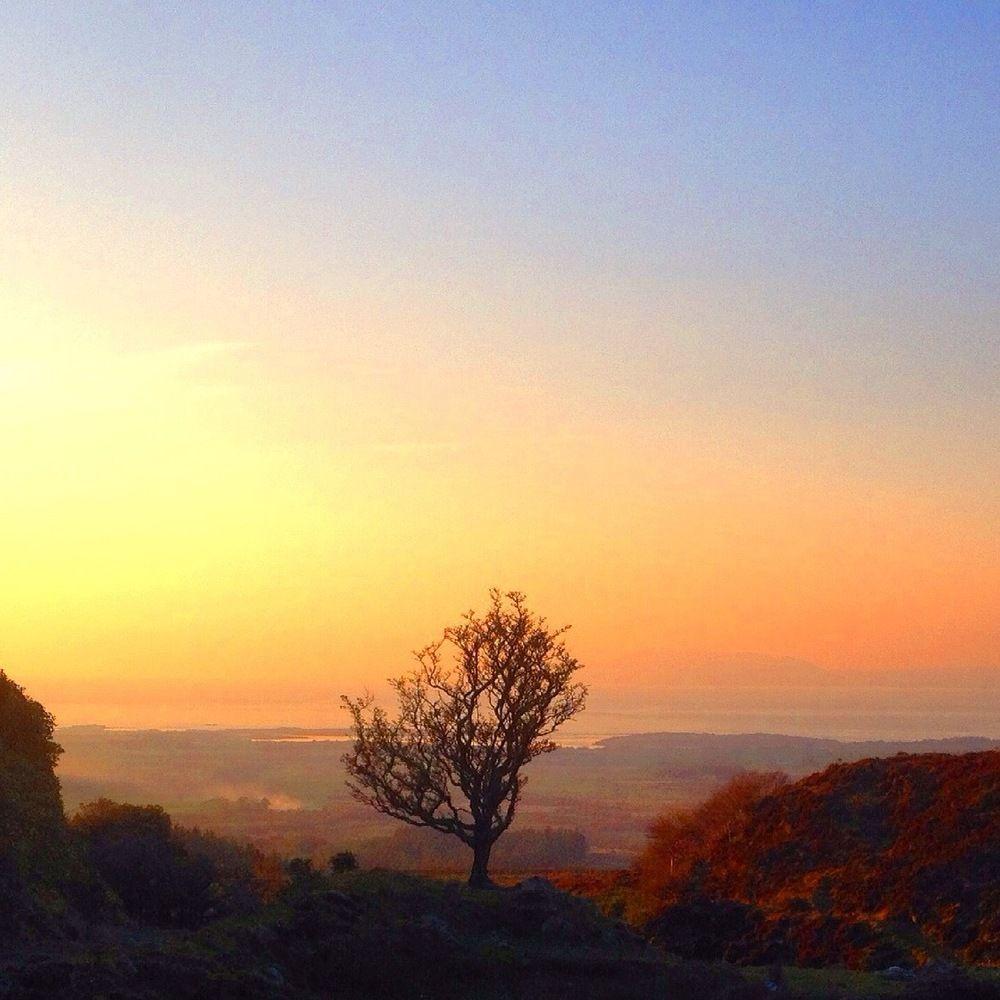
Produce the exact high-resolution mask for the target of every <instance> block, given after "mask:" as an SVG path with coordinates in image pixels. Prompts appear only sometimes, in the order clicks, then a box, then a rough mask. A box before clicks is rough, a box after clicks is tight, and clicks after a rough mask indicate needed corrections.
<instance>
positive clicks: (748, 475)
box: [0, 301, 1000, 722]
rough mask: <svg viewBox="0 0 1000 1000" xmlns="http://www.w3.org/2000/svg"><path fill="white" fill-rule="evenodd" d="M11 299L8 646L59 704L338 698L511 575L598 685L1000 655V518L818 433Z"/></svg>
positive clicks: (401, 662)
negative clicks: (582, 398) (699, 671)
mask: <svg viewBox="0 0 1000 1000" xmlns="http://www.w3.org/2000/svg"><path fill="white" fill-rule="evenodd" d="M7 305H8V309H7V312H6V321H5V329H6V330H7V331H8V341H7V344H6V346H7V347H8V348H10V350H8V356H9V357H10V358H11V360H10V361H8V362H6V363H5V364H4V365H3V367H2V368H0V385H2V387H3V391H2V394H0V423H2V426H3V436H2V439H0V459H2V464H3V468H4V469H5V470H6V475H5V481H6V486H5V490H4V494H5V496H4V517H3V521H2V523H0V545H2V550H3V552H4V556H5V573H4V576H3V582H2V587H0V589H2V593H0V602H2V607H3V609H4V613H3V635H2V654H3V662H4V664H5V665H6V667H7V669H8V670H9V671H10V672H11V673H12V674H13V675H14V676H16V677H17V678H18V679H19V680H20V681H21V682H23V683H26V684H27V685H28V686H29V687H30V688H31V689H32V690H33V691H36V692H37V693H38V694H39V696H43V697H44V698H45V699H46V700H47V701H50V702H52V703H53V705H54V707H55V708H56V709H57V711H58V708H59V705H60V703H62V702H65V703H87V704H92V705H95V706H96V705H100V704H101V702H102V701H103V702H107V703H109V704H110V703H114V702H122V701H124V702H129V703H130V704H132V706H133V709H134V712H135V716H136V718H137V719H140V720H141V718H142V717H143V712H144V711H147V710H148V703H149V702H154V701H156V700H158V699H163V698H165V699H168V700H169V699H176V698H178V697H181V696H183V693H184V692H185V691H187V690H197V691H199V692H201V694H200V695H199V697H211V698H216V699H218V705H217V707H216V708H214V709H211V708H208V707H206V714H208V715H212V714H213V712H214V713H215V715H216V716H218V717H219V718H220V719H222V720H228V721H239V719H240V718H241V717H245V716H244V715H242V714H241V712H243V713H245V709H240V707H239V705H238V704H237V705H236V707H232V706H230V707H228V708H227V707H226V706H227V702H228V701H231V700H233V699H234V698H235V700H236V701H237V702H240V701H242V702H244V703H246V702H254V701H258V702H260V701H264V702H266V701H267V700H269V699H281V701H282V704H283V705H285V707H283V708H280V709H276V713H277V712H287V711H288V709H287V704H286V703H294V702H295V701H296V700H300V701H302V702H303V703H308V702H309V701H310V700H314V699H316V698H320V699H324V700H325V699H330V700H332V698H333V697H335V695H336V694H337V693H339V692H340V691H341V690H351V689H355V688H357V687H358V686H360V685H365V684H377V683H378V682H379V681H380V680H381V679H382V678H384V677H385V676H386V675H387V674H394V673H396V672H398V671H399V670H401V669H405V668H406V667H407V665H408V658H407V651H408V650H409V649H411V648H413V647H415V646H417V645H419V644H421V643H422V642H424V641H427V640H429V639H431V638H433V637H434V636H435V635H436V634H437V633H438V632H439V630H440V628H441V627H442V626H444V625H446V624H449V623H450V622H452V621H453V620H454V619H455V618H456V616H457V614H458V613H459V612H460V611H461V609H463V608H466V607H469V606H477V605H478V604H481V603H482V600H483V597H484V595H485V592H486V589H487V588H488V587H489V586H491V585H499V586H502V587H517V588H519V589H522V590H524V591H526V592H527V593H528V595H529V598H530V600H531V602H532V604H533V605H534V606H536V607H537V608H538V609H539V610H541V611H542V612H543V613H545V614H546V615H548V616H549V617H550V618H551V619H552V620H553V621H557V622H571V623H573V625H574V633H573V637H572V642H573V646H574V649H575V650H576V651H577V652H578V654H579V655H580V656H581V658H582V659H583V660H584V661H585V662H586V663H587V664H588V666H589V667H590V670H589V671H588V675H589V676H588V679H589V680H590V681H591V683H593V684H595V685H597V686H598V687H599V686H601V685H605V686H608V685H612V684H617V683H618V678H619V677H620V676H621V675H622V672H623V671H624V672H625V674H624V675H625V676H627V677H628V679H629V682H630V683H639V682H645V683H651V682H663V683H669V678H670V676H671V667H672V665H677V664H678V663H682V662H684V661H685V660H693V661H697V660H698V659H699V658H704V657H712V656H715V657H719V656H722V657H724V656H726V655H727V654H735V653H738V652H740V651H747V650H750V651H754V652H758V653H768V654H773V655H793V656H796V657H800V658H802V659H807V660H812V661H814V662H817V663H819V664H821V665H826V666H832V667H847V668H850V667H868V668H870V667H920V666H935V665H950V664H953V665H962V664H974V665H988V666H989V665H992V666H995V665H997V663H998V655H997V650H996V647H995V645H994V641H995V637H994V635H993V633H992V629H993V627H994V625H993V617H992V615H993V611H995V599H996V594H997V593H998V585H1000V581H998V577H997V568H996V565H995V563H994V562H993V560H992V558H991V548H990V546H991V545H992V544H993V536H992V534H991V532H992V527H991V522H990V513H991V511H990V510H989V509H988V508H986V509H982V508H977V502H976V500H975V498H974V497H970V496H967V495H963V494H962V493H961V492H960V491H958V490H956V491H954V492H952V493H950V494H949V493H948V492H941V493H935V494H926V493H925V494H924V495H921V494H919V493H918V492H915V491H908V490H907V484H906V483H905V482H904V481H900V480H898V479H897V480H896V481H893V479H892V478H891V477H878V476H865V477H861V478H851V477H845V476H844V475H843V469H842V468H841V467H839V466H833V467H829V466H827V467H824V464H823V462H822V461H821V460H820V457H819V455H818V454H816V453H815V452H814V451H813V447H812V442H811V441H810V440H809V438H808V436H807V435H805V434H802V435H800V436H799V437H795V436H794V435H792V434H790V435H789V436H788V437H786V438H784V439H783V440H782V441H781V442H780V444H777V445H776V442H775V439H774V437H773V434H772V432H770V431H768V432H766V433H765V432H764V431H757V432H755V431H751V430H747V429H746V428H745V427H742V426H741V423H740V420H739V418H738V415H733V414H723V415H721V416H720V417H717V418H716V419H715V420H706V421H704V422H703V423H702V424H701V425H699V424H698V421H697V420H695V419H694V418H692V417H691V416H690V415H686V416H685V415H682V414H681V413H680V412H677V413H666V412H662V411H661V412H657V413H647V414H645V415H642V414H640V415H639V416H636V415H634V414H633V415H629V416H628V417H625V416H619V417H617V418H615V417H611V418H609V417H608V414H606V413H597V414H592V415H588V413H587V412H586V411H585V410H584V409H581V408H579V407H578V406H574V405H573V404H572V403H571V401H570V397H568V396H567V390H566V388H565V387H560V386H558V385H555V386H554V385H551V384H534V385H532V384H530V383H521V384H520V385H516V386H514V387H512V386H510V385H507V386H506V387H505V386H504V385H502V384H491V383H490V381H489V379H487V378H478V379H477V378H471V380H470V381H467V382H464V383H463V382H458V383H457V384H456V383H453V382H451V377H450V376H451V373H449V372H444V373H442V372H435V371H433V370H431V369H426V370H414V371H410V372H407V371H403V370H396V371H388V372H386V371H384V370H378V371H375V373H374V374H373V373H372V372H371V371H366V370H364V369H363V368H346V369H338V368H337V367H336V366H334V367H332V368H330V369H321V370H318V371H305V372H303V371H297V372H295V373H293V374H292V375H288V376H287V377H285V376H283V378H286V380H285V381H283V382H279V383H278V384H270V383H269V381H268V379H267V378H266V375H264V376H262V375H261V365H263V366H264V368H265V369H266V366H267V364H268V357H267V355H266V352H264V351H263V350H262V348H261V345H260V344H256V343H254V342H252V341H235V340H234V341H224V340H207V341H201V342H198V341H191V342H188V343H176V342H170V343H166V344H164V345H161V346H157V338H156V336H155V335H154V334H147V336H146V337H145V338H144V340H145V343H144V346H139V347H135V348H130V347H128V346H122V345H121V344H120V343H119V344H118V346H117V347H116V346H115V345H114V344H112V343H108V342H101V341H99V340H98V339H96V338H94V337H92V336H91V335H90V333H89V331H88V330H87V328H86V326H85V325H84V324H81V323H79V322H75V321H72V320H70V319H67V318H65V317H62V318H60V317H58V316H55V315H53V314H49V315H47V316H44V317H42V318H39V315H38V314H35V315H33V316H30V315H26V313H25V311H24V310H23V309H22V311H21V312H20V313H18V312H17V311H16V309H15V305H16V301H8V303H7ZM39 329H41V332H42V333H43V336H35V334H36V333H37V332H38V331H39ZM11 332H13V335H11ZM408 387H411V388H412V393H413V394H412V398H409V399H408V398H406V394H407V389H408ZM143 703H147V705H146V708H144V707H143ZM94 710H95V711H98V709H97V708H95V709H94ZM161 714H162V713H161ZM70 721H82V720H80V719H77V718H74V717H72V713H71V720H70ZM98 721H100V720H98ZM273 721H275V722H280V721H283V720H282V719H281V718H275V719H274V720H273ZM332 721H334V722H336V721H338V720H332Z"/></svg>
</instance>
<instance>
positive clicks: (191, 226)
mask: <svg viewBox="0 0 1000 1000" xmlns="http://www.w3.org/2000/svg"><path fill="white" fill-rule="evenodd" d="M998 43H1000V7H998V6H997V5H994V4H985V3H968V4H961V3H948V2H940V3H889V2H886V3H880V4H867V3H857V4H852V3H846V2H845V3H830V4H816V3H801V4H799V3H772V4H757V3H753V4H748V3H747V4H745V3H726V4H711V3H691V4H686V3H677V4H660V3H656V4H654V3H637V4H629V3H617V2H616V3H607V4H604V3H590V4H568V3H566V4H563V3H552V4H530V5H529V4H523V5H522V4H477V3H463V4H454V5H453V4H448V3H437V4H420V3H399V4H394V3H387V4H366V3H365V4H338V3H332V2H325V3H309V2H299V3H289V4H272V3H253V2H245V0H244V2H239V3H211V2H206V3H199V4H194V3H170V2H160V3H157V4H143V3H131V2H110V0H108V2H93V3H90V2H88V3H80V2H77V0H59V2H48V3H46V2H38V0H33V2H30V3H29V2H22V0H12V2H9V3H6V4H4V5H3V10H2V12H0V67H2V69H0V109H2V110H0V184H2V198H0V477H2V479H0V482H2V490H0V553H2V565H3V573H2V575H0V665H2V666H3V667H5V669H6V670H7V671H8V672H9V673H10V674H11V675H12V676H13V677H14V678H15V679H17V680H18V681H20V682H21V683H23V684H25V685H26V686H27V687H28V688H29V690H30V691H31V693H33V694H35V695H36V696H37V697H40V698H42V700H43V701H45V703H46V704H47V705H48V706H49V707H50V708H52V710H53V711H54V712H55V713H56V716H57V719H59V720H60V721H64V722H114V723H116V724H128V723H130V722H131V723H134V724H143V723H145V722H156V723H157V724H167V723H169V722H170V721H171V720H177V721H191V720H192V719H194V718H195V717H197V718H198V719H200V720H203V721H218V722H226V723H240V722H241V721H249V720H253V722H254V723H255V724H257V723H259V722H262V721H269V722H273V723H276V724H278V723H294V722H296V721H299V720H303V719H307V718H308V719H309V720H310V724H316V721H317V720H318V719H319V718H320V717H323V718H326V717H327V715H329V718H330V724H332V725H339V724H343V721H344V720H343V718H342V717H341V715H340V714H339V713H338V712H337V710H336V709H335V708H334V706H335V704H336V700H337V697H338V695H339V694H341V693H342V692H348V693H353V692H356V691H358V690H360V689H361V688H363V687H365V686H372V687H374V688H375V689H376V691H381V690H384V685H383V681H384V679H385V678H386V677H388V676H395V675H398V674H399V673H401V672H403V671H405V670H406V669H408V668H409V665H410V658H409V657H410V651H411V650H412V649H414V648H417V647H421V646H423V645H425V644H426V643H427V642H429V641H431V640H432V639H434V638H435V637H436V636H438V635H439V634H440V631H441V630H442V629H443V628H444V627H445V626H447V625H450V624H452V623H454V622H455V621H456V620H457V619H458V617H459V616H460V614H461V613H462V612H463V611H465V610H467V609H469V608H481V607H483V606H484V604H485V602H486V599H487V592H488V590H489V588H490V587H493V586H497V587H500V588H503V589H518V590H521V591H523V592H525V593H526V594H527V595H528V599H529V603H530V604H531V605H532V606H533V607H534V608H536V609H537V610H538V611H539V612H540V613H542V614H543V615H545V616H547V617H548V618H549V619H550V620H551V621H552V623H553V624H572V626H573V629H572V632H571V633H570V635H569V637H568V641H569V643H570V646H571V649H572V650H573V652H574V653H576V654H577V655H578V657H579V658H580V659H581V660H582V661H583V662H584V663H585V664H586V671H585V675H584V678H583V679H585V680H586V681H587V682H588V683H589V684H590V686H591V688H592V689H593V690H594V692H595V693H596V694H597V695H600V694H601V693H602V692H603V693H604V694H606V695H609V696H610V695H611V694H613V695H614V696H615V697H616V698H618V699H619V701H622V700H623V701H624V702H628V701H629V700H630V699H632V700H633V702H637V701H640V700H641V699H643V698H646V697H648V696H649V692H650V691H654V690H655V691H658V692H667V693H669V691H670V690H671V686H672V685H673V686H677V685H680V684H682V683H689V682H691V681H692V679H693V680H694V682H697V680H698V678H699V677H701V676H703V673H704V672H706V671H707V673H709V674H711V673H712V671H717V670H718V668H719V667H720V665H722V667H723V668H724V669H728V670H730V671H731V674H730V676H733V674H732V672H734V671H735V675H736V676H738V675H739V673H740V671H742V670H743V669H744V668H745V665H746V664H748V663H749V664H756V665H758V666H759V665H760V664H764V665H765V667H764V673H765V675H766V674H767V664H771V663H773V664H777V667H776V669H778V672H779V673H781V672H782V671H783V670H784V667H782V666H781V665H782V664H787V663H796V664H801V668H800V669H798V672H797V673H796V674H795V676H796V678H798V679H799V681H800V682H802V683H805V682H808V681H809V678H810V677H811V676H812V675H813V674H815V675H817V676H818V675H820V674H823V673H824V672H829V671H833V672H835V673H836V675H837V676H838V677H842V678H843V679H844V682H845V684H848V685H850V684H852V683H854V684H857V685H858V687H859V690H860V689H861V688H862V687H863V686H864V685H865V684H866V683H868V682H867V681H866V680H865V678H867V677H870V674H871V672H872V671H876V672H878V671H893V672H895V674H896V675H897V676H912V677H914V678H917V677H919V676H923V673H924V672H926V671H937V672H938V675H940V674H941V672H944V673H945V675H947V674H948V672H949V671H950V672H952V673H953V675H954V676H955V677H956V678H961V677H965V676H967V675H968V672H970V671H972V672H973V673H974V672H976V671H982V670H987V671H988V670H990V669H1000V629H998V622H1000V529H998V525H1000V450H998V448H997V441H998V440H1000V388H998V387H1000V377H998V376H1000V334H998V330H1000V324H998V319H1000V313H998V300H1000V297H998V291H1000V289H998V284H1000V281H998V269H997V261H998V249H1000V247H998V233H1000V210H998V198H997V191H998V190H1000V184H998V177H997V157H996V150H997V148H998V139H1000V127H998V125H1000V116H998V108H1000V100H998V98H1000V93H998V91H1000V72H998V70H1000V66H998V62H1000V60H998ZM713 676H714V675H713ZM782 676H784V675H783V674H782ZM956 683H959V682H958V681H956ZM380 685H382V686H381V687H380Z"/></svg>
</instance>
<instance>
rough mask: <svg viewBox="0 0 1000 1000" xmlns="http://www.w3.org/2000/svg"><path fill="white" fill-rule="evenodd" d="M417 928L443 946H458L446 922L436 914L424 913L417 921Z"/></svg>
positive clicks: (456, 939)
mask: <svg viewBox="0 0 1000 1000" xmlns="http://www.w3.org/2000/svg"><path fill="white" fill-rule="evenodd" d="M417 927H419V928H420V930H422V931H424V932H425V933H426V934H429V935H431V936H432V937H434V938H436V939H437V940H438V941H441V942H443V943H445V944H458V938H456V937H455V934H454V932H453V931H452V929H451V928H450V927H449V926H448V923H447V921H445V920H443V919H442V918H441V917H439V916H438V915H437V914H436V913H425V914H424V915H423V916H422V917H420V918H419V919H418V920H417Z"/></svg>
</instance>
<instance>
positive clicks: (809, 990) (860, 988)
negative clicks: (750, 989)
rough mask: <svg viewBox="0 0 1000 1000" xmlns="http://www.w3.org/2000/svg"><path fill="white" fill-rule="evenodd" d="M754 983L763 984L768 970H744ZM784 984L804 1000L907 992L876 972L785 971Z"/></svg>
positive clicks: (840, 970)
mask: <svg viewBox="0 0 1000 1000" xmlns="http://www.w3.org/2000/svg"><path fill="white" fill-rule="evenodd" d="M741 971H742V972H743V973H744V975H745V976H746V977H747V979H749V980H750V981H751V982H756V983H762V982H764V980H765V979H767V977H768V969H767V968H764V967H760V966H758V967H753V968H746V969H742V970H741ZM784 973H785V982H786V984H787V985H788V988H789V989H790V990H791V991H792V994H793V995H794V996H796V997H801V998H802V1000H813V998H816V1000H829V998H831V997H835V996H837V995H838V993H839V994H843V995H844V996H849V997H851V998H855V997H857V998H862V997H863V998H865V1000H868V998H869V997H871V998H872V1000H875V998H880V997H901V996H903V995H904V994H905V992H906V986H905V984H904V983H896V982H892V981H891V980H887V979H883V978H882V977H881V976H879V975H876V974H875V973H874V972H854V971H852V970H851V969H837V968H828V969H799V968H794V967H786V968H785V970H784Z"/></svg>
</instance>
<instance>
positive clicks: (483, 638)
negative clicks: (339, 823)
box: [341, 590, 587, 886]
mask: <svg viewBox="0 0 1000 1000" xmlns="http://www.w3.org/2000/svg"><path fill="white" fill-rule="evenodd" d="M490 598H491V605H490V608H489V610H488V611H487V612H486V613H485V614H484V615H483V616H482V617H478V616H477V615H476V614H475V612H471V611H470V612H469V613H468V614H467V615H465V617H464V618H463V620H462V623H461V624H460V625H457V626H455V627H454V628H448V629H445V632H444V636H443V638H442V639H441V640H440V641H439V642H437V643H434V644H432V645H430V646H427V647H426V648H425V649H423V650H420V651H419V652H417V653H415V654H414V655H415V656H416V659H417V664H418V665H417V667H416V669H415V670H413V671H412V672H411V673H410V674H408V675H406V676H405V677H401V678H399V679H398V680H395V681H392V682H391V683H392V686H393V688H394V689H395V691H396V695H397V698H398V701H399V714H398V716H396V717H395V718H390V717H389V715H387V714H386V712H385V711H384V710H383V709H381V708H378V707H376V706H375V705H374V703H373V699H372V696H371V695H365V696H364V697H362V698H360V699H358V700H356V701H355V700H352V699H351V698H348V697H346V696H345V697H343V698H342V699H341V700H342V702H343V704H344V706H345V707H346V708H347V710H348V711H349V712H350V713H351V717H352V719H353V722H354V747H353V749H352V751H351V752H350V753H349V754H347V755H346V756H345V757H344V763H345V764H346V765H347V772H348V774H349V776H350V780H349V781H348V786H349V787H350V788H351V791H352V792H353V794H354V797H355V798H356V799H358V800H359V801H360V802H364V803H367V804H368V805H370V806H372V807H374V808H375V809H377V810H379V812H382V813H385V814H386V815H388V816H393V817H395V818H396V819H400V820H403V822H405V823H410V824H411V825H413V826H426V827H430V828H432V829H434V830H440V831H442V832H444V833H450V834H453V835H454V836H456V837H458V838H459V840H461V841H462V842H463V843H465V844H467V845H468V846H469V847H471V848H472V852H473V863H472V872H471V874H470V876H469V884H470V885H474V886H488V885H492V882H491V881H490V877H489V873H488V866H489V858H490V851H491V850H492V848H493V845H494V844H495V843H496V841H497V839H498V838H499V837H500V835H501V834H502V833H503V832H504V831H505V830H506V829H507V828H508V827H509V826H510V824H511V822H512V821H513V819H514V812H515V810H516V808H517V803H518V800H519V799H520V796H521V791H522V789H523V788H524V784H525V781H526V778H525V777H524V775H522V774H521V769H522V768H523V767H524V765H525V764H527V763H528V762H529V761H531V760H533V759H534V758H535V757H538V756H539V755H540V754H544V753H549V752H550V751H552V750H554V749H555V748H556V744H555V743H554V742H553V741H552V739H551V736H552V733H553V732H554V731H555V730H556V729H557V728H558V727H559V726H560V725H562V723H564V722H565V721H566V720H567V719H569V718H572V717H573V716H574V715H576V714H577V712H579V711H580V710H581V709H582V708H583V705H584V701H585V699H586V694H587V690H586V688H585V687H583V685H581V684H577V683H574V682H573V675H574V674H575V673H576V671H577V670H579V669H580V664H579V663H578V662H577V661H576V660H575V659H574V658H573V657H572V656H570V654H569V652H568V651H567V650H566V647H565V645H564V643H563V641H562V636H563V634H564V633H565V632H566V629H565V628H561V629H555V630H553V629H550V628H549V627H548V626H547V624H546V621H545V619H544V618H538V617H536V616H535V615H534V614H532V613H531V612H530V611H529V610H528V609H527V607H526V606H525V603H524V595H523V594H519V593H517V592H511V593H508V594H501V593H500V591H498V590H493V591H491V592H490ZM446 650H447V651H448V652H450V653H452V654H453V655H452V656H446V655H445V653H446Z"/></svg>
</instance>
